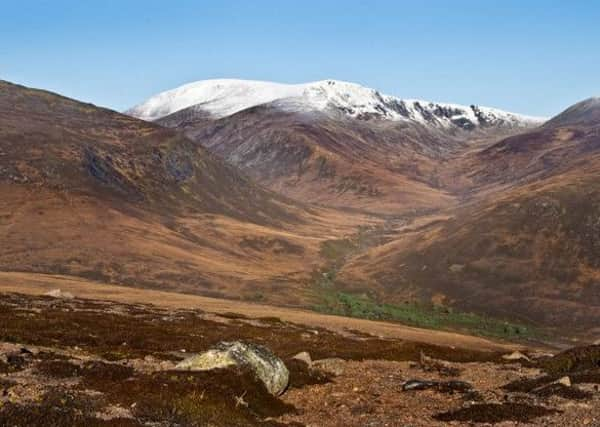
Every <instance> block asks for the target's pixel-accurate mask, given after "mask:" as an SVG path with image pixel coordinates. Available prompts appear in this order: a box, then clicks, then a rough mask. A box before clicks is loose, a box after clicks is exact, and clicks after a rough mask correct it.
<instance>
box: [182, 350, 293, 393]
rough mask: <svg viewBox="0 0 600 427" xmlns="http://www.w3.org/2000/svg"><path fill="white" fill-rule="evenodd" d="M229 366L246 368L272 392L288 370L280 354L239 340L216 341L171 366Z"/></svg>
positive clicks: (277, 390) (202, 368)
mask: <svg viewBox="0 0 600 427" xmlns="http://www.w3.org/2000/svg"><path fill="white" fill-rule="evenodd" d="M231 366H239V367H242V368H246V369H250V370H251V371H252V372H254V374H255V375H256V377H257V378H258V379H259V380H261V381H262V382H263V384H264V385H265V387H266V388H267V390H268V391H269V392H270V393H271V394H273V395H275V396H279V395H281V394H282V393H283V392H284V391H285V389H286V388H287V386H288V382H289V376H290V374H289V371H288V369H287V367H286V366H285V364H284V363H283V361H282V360H281V359H280V358H278V357H277V356H275V355H274V354H273V353H272V352H271V351H270V350H269V349H268V348H266V347H263V346H261V345H257V344H252V343H244V342H240V341H234V342H220V343H219V344H217V345H216V346H215V347H214V348H212V349H210V350H208V351H205V352H204V353H201V354H198V355H196V356H192V357H189V358H187V359H185V360H183V361H182V362H181V363H179V364H178V365H177V366H176V367H175V369H177V370H185V371H209V370H212V369H220V368H227V367H231Z"/></svg>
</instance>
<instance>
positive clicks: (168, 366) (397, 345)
mask: <svg viewBox="0 0 600 427" xmlns="http://www.w3.org/2000/svg"><path fill="white" fill-rule="evenodd" d="M7 288H8V287H7ZM7 288H0V289H1V290H2V291H4V293H2V294H0V425H11V426H35V425H41V426H71V425H87V426H177V425H179V426H196V425H198V426H250V425H265V426H282V425H288V426H300V425H306V426H373V427H375V426H437V425H447V424H448V423H450V424H452V425H489V424H495V423H498V425H503V426H513V425H525V424H527V423H531V424H533V425H552V426H581V425H591V426H597V425H600V393H599V392H598V385H599V384H600V371H599V370H598V366H599V365H598V363H599V361H600V349H599V347H597V346H591V347H587V348H585V349H581V350H577V351H575V352H572V353H565V354H560V355H558V356H555V357H550V356H549V355H544V354H541V353H540V352H539V351H535V352H534V351H533V350H531V351H530V354H529V355H530V356H531V357H532V359H531V361H525V360H512V361H508V360H505V359H504V358H503V357H502V356H503V355H504V356H505V355H506V354H508V353H511V352H512V351H513V350H514V347H511V346H506V345H502V344H493V343H491V342H490V341H486V340H482V339H479V338H467V337H461V336H460V335H457V334H447V335H444V334H445V333H442V332H437V331H434V332H429V334H430V335H429V338H428V339H427V340H413V339H407V338H404V339H401V338H399V336H398V335H400V334H401V332H402V331H403V329H402V328H401V327H400V326H395V328H398V329H394V328H392V326H389V328H391V329H385V328H384V329H382V332H383V333H382V334H380V335H382V337H377V336H375V335H369V334H367V333H365V330H364V329H359V328H360V327H366V326H365V325H370V326H368V327H369V328H373V329H372V331H376V330H377V328H378V326H379V324H380V323H381V322H367V321H360V322H359V323H354V320H352V321H350V320H348V322H349V323H348V325H347V327H346V328H343V327H342V323H343V321H344V320H345V319H343V318H335V319H337V321H338V322H339V323H336V322H333V323H331V324H327V322H326V321H325V319H328V318H330V316H322V317H319V316H316V315H315V317H312V316H308V315H307V314H306V313H305V317H304V320H305V321H302V317H301V316H300V313H302V312H297V316H298V317H295V318H294V319H293V320H292V319H290V318H287V319H283V317H285V316H286V315H287V316H292V315H291V314H290V313H293V311H290V312H286V311H285V310H284V309H276V310H275V311H272V312H262V316H261V314H260V313H259V308H258V307H260V306H254V310H256V311H253V312H252V311H251V309H250V305H242V304H240V305H238V306H237V307H238V308H240V309H243V310H245V311H246V313H247V314H249V316H247V315H243V314H233V313H231V312H227V311H225V310H224V309H223V306H224V305H225V304H227V303H226V302H221V304H223V306H221V309H218V307H219V306H218V304H217V300H214V301H212V304H213V305H211V300H208V299H207V300H200V299H198V300H194V302H193V303H191V302H189V300H188V299H187V297H182V298H181V300H180V301H181V306H180V307H177V303H176V300H174V299H171V300H169V298H168V294H160V293H148V294H146V299H145V301H146V302H151V300H153V302H155V303H157V304H158V305H149V304H142V303H139V302H138V303H136V302H134V301H133V299H134V297H135V295H134V294H129V293H127V292H125V291H124V290H122V292H123V293H122V294H121V295H120V296H119V294H118V292H117V291H118V289H117V290H115V289H113V288H107V289H106V292H108V294H105V295H104V300H101V299H100V297H99V296H97V297H96V298H98V299H95V300H91V299H80V298H74V299H71V298H53V297H48V296H35V295H25V294H22V293H21V294H17V293H13V292H7V290H8V289H7ZM42 289H43V287H40V288H39V289H38V290H37V291H38V292H41V290H42ZM79 289H80V291H81V292H83V290H84V289H85V292H92V290H91V289H88V288H85V287H80V288H79ZM28 290H29V292H33V290H32V288H28ZM65 291H66V290H65V289H63V297H64V296H65V294H64V292H65ZM67 296H68V295H67ZM85 296H86V297H89V294H86V295H85ZM117 296H119V297H117ZM106 299H112V300H113V301H106ZM119 299H121V300H126V301H125V302H116V301H114V300H119ZM184 301H188V303H187V304H185V303H184ZM192 304H193V306H192ZM200 307H203V308H200ZM263 309H264V307H263ZM215 312H218V313H215ZM274 313H275V314H276V316H277V317H274V316H273V314H274ZM279 315H282V316H281V317H282V318H279V317H280V316H279ZM267 316H268V317H267ZM319 322H324V323H323V324H321V325H318V324H317V323H319ZM362 322H364V323H362ZM307 323H309V325H306V324H307ZM304 325H306V326H304ZM411 330H412V331H413V332H414V333H416V332H419V333H421V334H422V335H421V336H422V337H426V336H427V332H428V331H419V330H413V329H412V328H407V329H406V331H411ZM390 331H396V332H395V333H396V335H397V336H393V335H394V333H393V332H390ZM383 336H385V337H383ZM451 337H453V338H454V339H455V345H452V346H451V345H450V344H448V342H449V341H450V340H451ZM437 338H439V339H440V340H441V341H443V342H442V344H441V345H435V344H434V342H435V340H436V339H437ZM223 340H225V341H227V340H229V341H231V340H244V341H247V342H254V343H258V344H262V345H264V346H266V347H268V348H270V349H272V350H273V351H274V352H275V354H277V355H278V356H279V357H281V358H282V359H283V360H284V361H285V363H286V365H287V366H288V368H289V369H290V373H291V379H290V387H289V389H288V390H287V391H286V393H285V394H283V395H282V396H280V397H279V398H276V397H273V396H271V395H270V394H268V392H266V390H265V389H264V387H263V386H262V385H261V384H259V383H257V382H256V380H255V379H254V377H253V376H252V375H251V374H249V373H247V372H243V371H237V370H220V371H213V372H210V373H206V372H205V373H189V372H186V373H182V372H177V371H174V370H173V368H174V366H175V364H176V363H177V361H179V360H181V359H183V358H185V357H187V356H188V355H189V354H193V353H197V352H201V351H204V350H206V349H208V348H210V347H211V346H212V345H214V344H216V343H217V342H219V341H223ZM444 340H447V341H444ZM418 341H421V342H418ZM423 341H427V342H423ZM478 345H481V347H480V349H477V346H478ZM522 350H523V351H525V352H526V350H525V349H522ZM301 351H306V352H309V353H310V355H311V356H312V358H313V360H317V359H324V358H336V359H333V361H332V362H331V363H332V364H333V367H329V368H327V369H325V368H323V369H321V368H319V369H317V368H312V367H309V366H308V365H307V364H304V363H303V362H300V361H297V360H295V359H293V356H294V355H295V354H297V353H298V352H301ZM564 376H569V381H570V382H571V383H572V385H570V386H568V385H564V384H552V382H553V381H555V380H557V379H559V378H562V377H564ZM415 379H418V380H436V381H438V380H439V381H444V382H447V381H451V382H450V383H440V384H434V385H433V386H431V388H430V389H427V390H404V388H406V384H407V381H410V380H415ZM456 381H462V382H456ZM463 382H465V383H466V384H465V383H463ZM563 382H564V381H563Z"/></svg>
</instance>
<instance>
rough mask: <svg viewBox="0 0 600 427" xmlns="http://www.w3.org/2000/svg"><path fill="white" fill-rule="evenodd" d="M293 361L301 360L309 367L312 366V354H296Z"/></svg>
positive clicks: (303, 352)
mask: <svg viewBox="0 0 600 427" xmlns="http://www.w3.org/2000/svg"><path fill="white" fill-rule="evenodd" d="M292 359H295V360H300V361H301V362H304V363H306V364H307V365H308V366H312V358H311V357H310V353H308V352H306V351H302V352H300V353H298V354H296V355H295V356H294V357H292Z"/></svg>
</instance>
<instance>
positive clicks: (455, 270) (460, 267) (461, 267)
mask: <svg viewBox="0 0 600 427" xmlns="http://www.w3.org/2000/svg"><path fill="white" fill-rule="evenodd" d="M464 269H465V266H464V265H463V264H452V265H451V266H450V267H449V268H448V270H450V272H452V273H460V272H462V271H463V270H464Z"/></svg>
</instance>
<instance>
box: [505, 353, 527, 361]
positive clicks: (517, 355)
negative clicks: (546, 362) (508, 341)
mask: <svg viewBox="0 0 600 427" xmlns="http://www.w3.org/2000/svg"><path fill="white" fill-rule="evenodd" d="M502 358H503V359H504V360H526V361H527V362H531V359H530V358H529V357H527V356H526V355H524V354H523V353H521V352H520V351H514V352H512V353H511V354H505V355H503V356H502Z"/></svg>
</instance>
